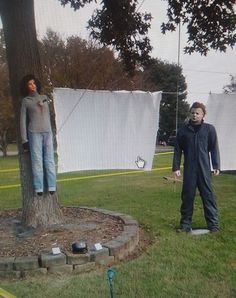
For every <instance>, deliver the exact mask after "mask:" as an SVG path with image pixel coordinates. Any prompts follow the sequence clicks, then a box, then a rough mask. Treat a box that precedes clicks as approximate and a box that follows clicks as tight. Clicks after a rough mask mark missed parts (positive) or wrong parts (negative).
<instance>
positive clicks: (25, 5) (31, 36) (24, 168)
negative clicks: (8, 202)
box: [0, 0, 62, 228]
mask: <svg viewBox="0 0 236 298" xmlns="http://www.w3.org/2000/svg"><path fill="white" fill-rule="evenodd" d="M0 13H1V17H2V23H3V31H4V36H5V42H6V54H7V61H8V68H9V80H10V86H11V94H12V101H13V106H14V112H15V121H16V123H17V125H16V127H17V143H18V149H19V164H20V177H21V186H22V198H23V200H22V223H23V224H24V225H26V226H32V227H35V228H36V227H39V226H40V227H47V226H50V225H52V224H57V223H60V222H61V221H62V214H61V210H60V207H59V204H58V197H57V194H56V193H55V194H54V195H52V196H51V195H46V194H45V195H44V196H43V197H38V196H35V195H34V191H33V183H32V170H31V160H30V155H29V153H23V150H22V146H21V140H20V139H21V138H20V128H19V122H20V106H21V101H20V93H19V84H20V81H21V79H22V78H23V76H24V75H26V74H29V73H32V74H34V75H35V76H36V77H38V78H39V79H40V80H42V68H41V63H40V56H39V50H38V44H37V37H36V28H35V17H34V1H33V0H10V1H6V0H0Z"/></svg>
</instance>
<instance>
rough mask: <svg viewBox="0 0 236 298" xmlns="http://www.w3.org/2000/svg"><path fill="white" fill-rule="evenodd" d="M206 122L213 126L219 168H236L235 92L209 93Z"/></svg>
mask: <svg viewBox="0 0 236 298" xmlns="http://www.w3.org/2000/svg"><path fill="white" fill-rule="evenodd" d="M206 108H207V114H206V117H205V120H206V122H208V123H211V124H213V125H214V126H215V128H216V131H217V135H218V141H219V148H220V159H221V170H236V127H235V117H236V94H210V95H209V98H208V102H207V106H206Z"/></svg>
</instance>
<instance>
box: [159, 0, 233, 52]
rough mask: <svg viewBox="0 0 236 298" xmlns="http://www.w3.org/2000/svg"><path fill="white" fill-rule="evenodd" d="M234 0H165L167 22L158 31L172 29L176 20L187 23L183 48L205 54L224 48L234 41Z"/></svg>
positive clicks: (186, 50) (175, 25)
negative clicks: (185, 41) (185, 42)
mask: <svg viewBox="0 0 236 298" xmlns="http://www.w3.org/2000/svg"><path fill="white" fill-rule="evenodd" d="M234 5H235V0H215V1H193V0H183V1H179V0H168V10H167V16H168V19H169V20H168V22H166V23H163V24H162V32H163V33H165V32H166V31H174V30H176V27H177V26H178V25H179V24H181V23H182V24H184V25H186V27H187V32H186V33H187V36H188V40H187V46H186V47H185V52H186V53H188V54H191V53H193V52H199V53H201V54H203V55H206V54H207V53H208V52H209V50H210V49H214V50H219V51H222V52H225V51H226V49H227V47H228V46H230V47H231V48H232V47H233V46H234V45H235V43H236V32H235V27H236V15H235V10H234Z"/></svg>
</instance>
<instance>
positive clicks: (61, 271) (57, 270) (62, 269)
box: [48, 264, 73, 275]
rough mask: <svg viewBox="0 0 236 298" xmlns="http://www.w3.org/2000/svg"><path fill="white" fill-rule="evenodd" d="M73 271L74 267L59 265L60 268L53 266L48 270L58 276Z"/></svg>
mask: <svg viewBox="0 0 236 298" xmlns="http://www.w3.org/2000/svg"><path fill="white" fill-rule="evenodd" d="M72 271H73V265H67V264H66V265H58V266H51V267H49V268H48V273H51V274H57V275H64V274H67V273H71V272H72Z"/></svg>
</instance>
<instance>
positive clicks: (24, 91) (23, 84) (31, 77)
mask: <svg viewBox="0 0 236 298" xmlns="http://www.w3.org/2000/svg"><path fill="white" fill-rule="evenodd" d="M31 80H34V81H35V85H36V87H37V92H38V93H40V92H41V83H40V81H39V80H38V79H37V78H36V77H35V76H34V75H33V74H27V75H26V76H24V77H23V79H22V80H21V82H20V93H21V95H22V96H23V97H25V96H27V95H29V89H28V82H29V81H31Z"/></svg>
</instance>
